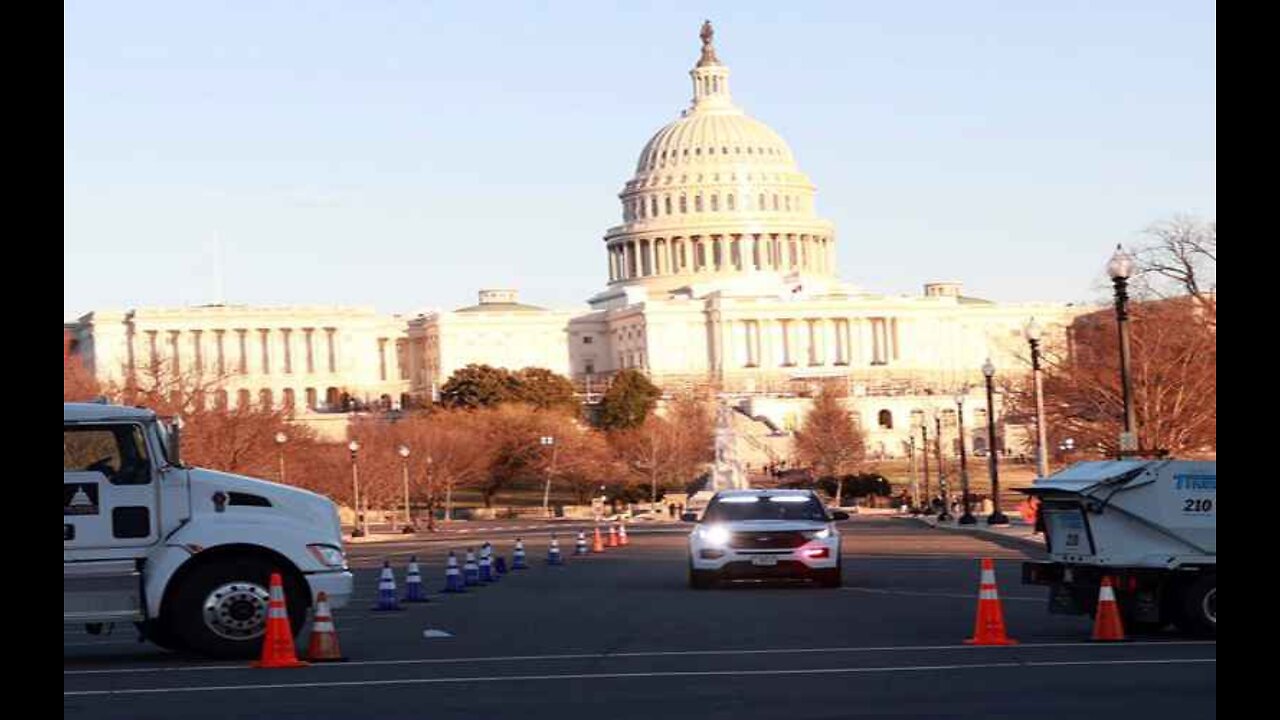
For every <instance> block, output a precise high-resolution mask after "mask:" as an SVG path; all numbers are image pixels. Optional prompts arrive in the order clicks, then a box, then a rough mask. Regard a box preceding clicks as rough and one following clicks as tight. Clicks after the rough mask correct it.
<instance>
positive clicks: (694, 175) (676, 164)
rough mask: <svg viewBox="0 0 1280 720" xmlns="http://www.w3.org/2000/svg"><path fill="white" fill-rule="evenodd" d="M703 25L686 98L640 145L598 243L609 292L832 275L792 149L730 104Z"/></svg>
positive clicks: (830, 248)
mask: <svg viewBox="0 0 1280 720" xmlns="http://www.w3.org/2000/svg"><path fill="white" fill-rule="evenodd" d="M714 34H715V31H714V30H713V28H712V27H711V23H710V21H708V22H705V23H703V25H702V30H701V32H700V33H699V36H700V38H701V40H702V50H701V54H700V57H699V58H698V62H697V64H696V65H695V66H694V67H693V69H692V70H690V71H689V75H690V77H691V78H692V80H693V99H692V101H691V103H690V106H689V107H688V108H687V109H685V110H684V111H683V112H681V114H680V117H679V118H677V119H676V120H673V121H672V122H670V123H668V124H667V125H666V126H664V127H662V128H661V129H659V130H658V131H657V132H656V133H654V134H653V136H652V137H651V138H650V139H649V141H648V142H647V143H645V145H644V148H643V149H642V150H641V151H640V157H639V158H638V160H637V162H636V167H635V174H634V175H633V177H632V178H631V180H629V181H628V182H627V183H626V186H625V187H624V188H623V190H622V192H621V193H619V198H620V199H621V200H622V215H623V217H622V219H623V224H622V225H619V226H616V227H614V228H611V229H610V230H609V232H608V233H607V234H606V236H605V242H606V244H607V247H608V255H609V283H610V286H628V285H643V286H644V287H646V288H647V289H649V290H650V291H654V290H658V291H661V290H673V289H677V288H680V287H684V286H688V285H690V284H692V283H702V282H706V281H708V280H712V279H717V278H728V277H739V276H744V275H753V276H758V275H761V274H776V275H778V276H780V277H782V276H785V277H794V276H796V275H819V276H826V277H834V271H835V237H834V235H835V233H834V227H833V226H832V224H831V223H830V222H828V221H826V220H823V219H821V218H819V217H818V216H817V214H816V213H815V211H814V206H813V197H814V190H815V188H814V186H813V184H812V183H811V182H810V181H809V178H808V177H807V176H806V175H805V174H804V173H802V172H801V171H800V169H799V168H798V167H797V166H796V162H795V158H794V156H793V155H792V152H791V148H790V147H789V146H788V145H787V143H786V141H784V140H783V139H782V137H781V136H779V135H778V134H777V133H776V132H774V131H773V129H772V128H770V127H769V126H768V125H765V124H764V123H762V122H760V121H759V120H756V119H754V118H752V117H750V116H748V115H747V114H746V113H745V112H743V111H742V109H741V108H739V107H738V106H736V105H734V104H733V97H732V95H731V94H730V92H729V68H728V67H727V66H726V65H724V64H723V63H721V62H720V59H719V58H718V57H717V55H716V50H715V46H714V45H713V44H712V41H713V38H714Z"/></svg>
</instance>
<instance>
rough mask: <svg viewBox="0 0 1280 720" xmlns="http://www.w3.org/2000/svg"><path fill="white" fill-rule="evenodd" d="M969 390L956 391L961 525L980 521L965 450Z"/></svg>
mask: <svg viewBox="0 0 1280 720" xmlns="http://www.w3.org/2000/svg"><path fill="white" fill-rule="evenodd" d="M968 392H969V388H968V387H967V386H966V387H964V388H961V390H960V392H958V393H956V422H957V425H956V435H957V436H958V438H957V439H958V440H959V442H960V495H961V498H962V500H961V501H962V502H963V503H964V512H962V513H960V519H959V520H957V521H956V522H958V523H960V524H961V525H973V524H974V523H976V522H978V521H977V520H975V519H974V517H973V512H972V511H971V510H970V503H969V454H968V452H966V450H965V447H964V446H965V442H964V396H965V394H966V393H968Z"/></svg>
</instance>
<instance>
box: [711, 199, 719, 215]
mask: <svg viewBox="0 0 1280 720" xmlns="http://www.w3.org/2000/svg"><path fill="white" fill-rule="evenodd" d="M711 212H720V196H719V195H712V196H711Z"/></svg>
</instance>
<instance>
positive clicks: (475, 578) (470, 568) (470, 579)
mask: <svg viewBox="0 0 1280 720" xmlns="http://www.w3.org/2000/svg"><path fill="white" fill-rule="evenodd" d="M462 582H464V583H466V585H467V586H468V587H470V586H472V585H479V584H480V566H479V565H476V554H475V553H474V552H472V550H471V548H467V561H466V562H465V563H463V565H462Z"/></svg>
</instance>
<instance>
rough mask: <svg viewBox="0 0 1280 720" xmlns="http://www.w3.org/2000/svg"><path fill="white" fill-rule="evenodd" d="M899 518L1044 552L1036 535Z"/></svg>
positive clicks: (1042, 541)
mask: <svg viewBox="0 0 1280 720" xmlns="http://www.w3.org/2000/svg"><path fill="white" fill-rule="evenodd" d="M899 517H902V519H903V520H911V521H914V522H915V523H917V524H919V525H924V526H925V527H929V528H933V529H935V530H944V531H948V532H959V533H969V534H974V535H988V536H991V537H998V538H1005V539H1006V540H1013V541H1016V542H1020V543H1023V544H1025V545H1031V546H1033V547H1035V548H1037V549H1039V550H1044V538H1043V537H1041V536H1037V535H1031V536H1027V535H1015V534H1013V533H1005V532H1000V531H999V530H991V529H989V528H986V527H980V526H977V525H972V526H969V527H961V526H956V525H938V524H937V523H936V522H929V521H928V520H924V519H922V518H920V517H917V516H914V515H908V516H899Z"/></svg>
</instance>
